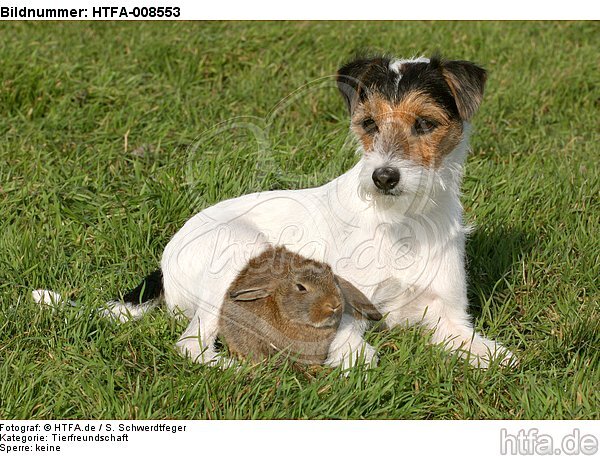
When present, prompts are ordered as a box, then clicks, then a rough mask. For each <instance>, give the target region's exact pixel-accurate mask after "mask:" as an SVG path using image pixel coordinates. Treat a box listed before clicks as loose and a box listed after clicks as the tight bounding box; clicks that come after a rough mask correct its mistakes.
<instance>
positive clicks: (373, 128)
mask: <svg viewBox="0 0 600 456" xmlns="http://www.w3.org/2000/svg"><path fill="white" fill-rule="evenodd" d="M360 126H361V127H362V128H363V130H365V131H366V132H367V133H369V134H371V133H377V132H378V131H379V128H377V124H376V123H375V121H374V120H373V119H371V118H370V117H367V118H366V119H363V121H362V122H361V123H360Z"/></svg>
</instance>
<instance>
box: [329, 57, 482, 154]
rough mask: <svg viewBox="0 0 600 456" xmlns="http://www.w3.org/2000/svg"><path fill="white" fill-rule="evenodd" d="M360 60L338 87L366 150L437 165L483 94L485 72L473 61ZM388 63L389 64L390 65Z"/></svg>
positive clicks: (343, 71)
mask: <svg viewBox="0 0 600 456" xmlns="http://www.w3.org/2000/svg"><path fill="white" fill-rule="evenodd" d="M392 63H393V62H392V61H391V60H390V59H386V58H384V57H376V58H372V59H358V60H355V61H353V62H351V63H349V64H347V65H345V66H344V67H342V68H341V69H340V70H339V72H338V77H337V80H338V86H339V88H340V91H341V92H342V94H343V95H344V98H345V100H346V103H347V105H348V109H349V111H350V115H351V119H352V130H353V131H354V132H355V133H356V135H357V137H358V138H359V140H360V142H361V144H362V146H363V149H364V150H365V153H369V152H371V151H373V150H374V148H375V147H377V148H378V149H381V150H382V151H383V152H384V153H386V154H390V155H397V154H399V155H401V156H402V157H405V158H409V159H411V160H413V161H414V162H416V163H419V164H421V165H422V166H438V165H439V164H440V163H441V161H442V159H443V157H445V156H446V155H447V154H449V153H450V152H452V151H453V150H454V149H455V148H456V147H457V145H458V144H459V143H460V141H461V139H462V133H463V122H464V121H468V120H470V119H471V117H472V116H473V114H474V113H475V112H476V110H477V108H478V107H479V104H480V103H481V99H482V96H483V87H484V84H485V80H486V73H485V70H483V69H482V68H480V67H478V66H476V65H475V64H473V63H471V62H463V61H442V60H441V59H439V58H437V57H434V58H432V59H431V60H430V61H429V62H427V61H407V62H403V63H402V64H400V65H393V64H392ZM391 64H392V65H391Z"/></svg>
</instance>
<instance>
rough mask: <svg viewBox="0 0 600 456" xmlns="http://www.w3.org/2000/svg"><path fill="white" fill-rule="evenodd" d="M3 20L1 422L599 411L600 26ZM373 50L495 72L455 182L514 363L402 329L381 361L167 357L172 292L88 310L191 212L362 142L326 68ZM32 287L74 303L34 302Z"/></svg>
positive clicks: (319, 179)
mask: <svg viewBox="0 0 600 456" xmlns="http://www.w3.org/2000/svg"><path fill="white" fill-rule="evenodd" d="M0 38H1V42H2V46H1V47H0V61H1V62H2V65H0V134H1V138H2V141H0V419H16V418H34V419H47V418H96V419H125V418H140V419H141V418H147V419H157V418H182V419H192V418H400V419H426V418H442V419H446V418H478V419H502V418H518V419H546V418H548V419H567V418H588V419H598V418H600V387H599V386H600V306H599V304H598V299H599V290H598V285H599V281H598V276H599V273H600V266H599V263H600V253H599V252H600V228H599V227H600V202H599V199H598V196H599V191H600V181H599V172H600V170H599V169H598V165H599V163H600V152H599V147H598V142H599V129H598V118H599V107H600V104H599V103H600V80H599V72H598V57H599V54H598V49H599V48H600V26H599V24H598V23H597V22H586V23H583V22H575V23H564V22H563V23H539V22H537V23H536V22H498V23H485V22H483V23H480V22H460V23H456V22H443V23H436V22H427V23H403V22H396V23H393V22H372V23H363V22H349V23H328V22H318V23H306V22H298V23H264V22H252V23H235V22H233V23H189V22H185V23H66V22H64V23H44V24H42V23H4V24H2V27H1V28H0ZM361 48H370V49H373V50H379V51H387V52H391V53H394V54H396V55H401V56H412V55H416V54H420V53H425V54H429V53H432V52H434V51H440V52H441V53H442V54H443V55H445V56H447V57H449V58H459V59H468V60H474V61H476V62H479V63H480V64H483V65H484V66H485V67H487V69H488V70H489V72H490V78H489V84H488V86H487V92H486V95H485V97H484V102H483V105H482V108H481V110H480V112H479V114H478V115H477V116H476V118H475V120H474V130H475V132H474V135H473V139H472V146H473V152H472V153H471V155H470V156H469V158H468V163H467V173H466V178H465V182H464V188H463V190H464V194H463V203H464V206H465V209H466V219H467V221H468V222H469V223H472V224H474V225H475V227H476V228H475V231H474V233H473V234H472V236H471V237H470V240H469V242H468V249H467V250H468V260H469V264H468V268H469V293H470V298H471V303H472V314H473V316H474V318H475V322H476V326H477V328H478V329H479V330H481V331H483V332H484V333H485V334H486V335H488V336H490V337H492V338H495V339H498V340H499V341H502V342H503V343H504V344H506V345H507V346H508V347H510V348H511V349H513V350H514V351H515V352H516V353H517V354H518V356H519V358H520V361H521V363H520V365H519V366H518V367H517V368H514V369H500V368H498V367H492V368H490V369H489V370H486V371H480V370H475V369H473V368H471V367H470V366H469V365H468V364H466V363H465V362H463V361H462V360H460V359H458V358H457V357H456V356H451V355H448V354H447V353H446V352H445V351H443V350H442V349H441V348H439V347H436V346H430V345H428V344H427V337H426V336H425V335H423V334H421V333H420V332H419V331H418V330H417V329H409V330H406V329H404V330H401V329H397V330H394V331H387V332H382V333H370V334H368V336H367V337H368V339H369V341H370V342H372V343H373V344H374V345H375V346H376V347H377V348H378V350H379V353H380V364H379V366H378V367H377V368H375V369H373V370H372V371H371V372H369V373H368V375H365V373H364V372H362V371H360V370H358V371H355V372H353V373H352V374H351V375H350V376H349V377H348V378H340V376H339V372H336V371H328V370H322V371H318V372H314V373H312V374H310V375H309V374H306V375H304V374H300V373H296V372H295V371H293V370H292V369H289V368H285V367H281V368H275V367H273V366H259V367H254V368H250V367H247V368H246V369H245V370H243V371H242V372H235V371H232V370H230V371H226V372H222V371H219V370H215V369H211V368H206V367H203V366H199V365H195V364H192V363H190V362H189V361H187V360H185V359H183V358H181V357H180V356H179V355H178V353H177V352H176V351H175V349H174V342H175V341H176V339H177V338H178V336H179V335H180V333H181V332H182V331H183V329H184V324H183V323H182V322H178V321H174V320H172V319H171V318H169V316H168V314H167V313H166V312H165V311H163V310H159V311H156V312H154V313H152V314H150V315H149V316H148V317H147V318H145V319H143V320H141V321H139V322H133V323H130V324H125V325H115V324H112V323H110V322H107V321H104V320H102V319H101V318H99V317H97V316H96V315H95V314H94V312H93V309H94V308H95V307H97V306H98V305H99V304H101V303H103V302H104V301H106V300H107V299H109V298H112V297H114V296H116V295H117V294H118V292H119V291H123V290H125V289H127V288H129V287H132V286H134V285H136V284H137V281H138V280H139V279H140V278H141V277H142V276H143V275H145V274H146V273H148V272H150V271H152V270H153V269H155V268H156V267H157V264H158V261H159V258H160V255H161V253H162V249H163V248H164V246H165V245H166V243H167V242H168V240H169V239H170V237H171V236H172V235H173V234H174V233H175V232H176V231H177V230H178V228H179V227H181V225H182V224H183V223H184V222H185V221H186V220H187V219H188V218H189V217H190V216H191V215H192V214H194V213H196V212H198V211H199V210H201V209H202V208H204V207H207V206H209V205H212V204H214V203H216V202H217V201H220V200H222V199H225V198H230V197H235V196H239V195H242V194H245V193H249V192H253V191H257V190H268V189H275V188H302V187H307V186H314V185H319V184H322V183H325V182H327V181H329V180H331V179H332V178H334V177H336V176H338V175H339V174H341V173H342V172H344V171H345V170H347V169H348V168H349V167H350V166H351V165H352V164H353V163H354V162H355V161H356V160H357V157H356V156H355V155H354V152H353V146H352V144H350V142H349V139H348V119H347V115H346V110H345V106H344V105H343V101H342V99H341V97H340V96H339V95H338V94H337V92H336V89H335V88H334V87H333V84H332V80H331V78H329V79H327V78H326V79H319V78H323V77H326V76H331V75H332V74H333V73H334V72H335V70H336V69H337V68H338V66H339V65H340V64H341V63H342V62H343V61H344V60H346V59H348V58H349V57H350V56H351V55H352V53H353V52H354V51H356V50H358V49H361ZM307 84H308V86H306V85H307ZM301 87H304V88H303V89H300V88H301ZM298 89H300V91H299V92H298V93H297V96H296V95H292V96H291V97H289V98H286V97H288V96H289V95H290V94H293V93H294V91H296V90H298ZM284 99H285V100H284ZM282 100H284V101H283V102H282ZM240 116H246V117H240ZM232 118H238V120H237V121H235V122H233V123H232V122H229V123H227V124H225V126H224V127H223V128H218V129H216V130H215V129H214V127H215V126H217V125H218V124H219V123H220V122H224V121H229V120H230V119H232ZM256 126H258V127H260V128H259V129H258V130H260V132H262V136H260V138H259V140H258V141H257V140H256V138H255V136H254V133H253V132H254V131H255V130H256V129H253V128H254V127H256ZM211 129H212V130H211ZM207 131H208V133H207ZM198 141H200V143H199V142H198ZM197 145H199V147H195V146H197ZM40 287H42V288H51V289H54V290H57V291H59V292H61V293H65V294H67V295H72V296H78V297H81V308H80V309H71V308H69V309H63V310H60V311H56V312H51V311H49V310H41V309H40V308H38V307H37V306H36V305H34V304H33V303H32V302H31V300H30V291H31V290H32V289H33V288H40Z"/></svg>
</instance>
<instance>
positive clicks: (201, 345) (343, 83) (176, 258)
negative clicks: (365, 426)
mask: <svg viewBox="0 0 600 456" xmlns="http://www.w3.org/2000/svg"><path fill="white" fill-rule="evenodd" d="M485 79H486V73H485V71H484V70H483V69H482V68H480V67H478V66H476V65H475V64H473V63H470V62H465V61H443V60H441V59H439V58H437V57H434V58H432V59H431V60H430V59H425V58H419V59H413V60H398V59H389V58H386V57H371V58H364V59H357V60H354V61H352V62H350V63H348V64H347V65H345V66H343V67H342V68H341V69H340V70H339V71H338V75H337V82H338V87H339V89H340V91H341V93H342V95H343V96H344V98H345V100H346V102H347V105H348V109H349V111H350V117H351V129H352V131H353V132H354V133H355V134H356V136H357V137H358V139H359V142H360V145H361V146H360V153H361V159H360V161H359V162H358V164H356V166H354V167H353V168H352V169H350V170H349V171H348V172H347V173H345V174H343V175H342V176H340V177H338V178H337V179H335V180H333V181H332V182H329V183H328V184H326V185H323V186H322V187H318V188H311V189H305V190H294V191H292V190H287V191H272V192H261V193H255V194H250V195H245V196H242V197H239V198H235V199H232V200H227V201H223V202H221V203H219V204H217V205H215V206H212V207H209V208H208V209H205V210H203V211H202V212H200V213H198V214H196V215H195V216H194V217H192V218H191V219H190V220H189V221H188V222H187V223H186V224H185V225H184V226H183V228H182V229H181V230H180V231H179V232H178V233H177V234H175V236H174V237H173V239H172V240H171V241H170V242H169V244H168V245H167V247H166V248H165V251H164V254H163V257H162V261H161V271H162V282H161V273H160V272H157V273H154V274H153V275H151V276H149V278H148V279H149V280H147V281H146V282H144V283H143V284H142V285H140V286H139V287H138V288H136V289H135V290H133V292H131V293H129V294H128V295H126V296H125V297H124V299H123V301H120V302H117V301H114V302H111V303H109V304H110V313H111V315H113V316H116V317H118V318H121V319H123V318H125V317H128V318H129V317H134V318H135V317H138V316H140V315H141V314H143V313H144V312H145V311H146V310H148V309H149V308H150V307H152V306H153V305H155V304H156V302H157V301H156V299H155V298H158V297H159V295H161V293H162V292H164V299H165V301H166V304H167V306H168V308H169V309H171V310H173V311H179V312H182V313H183V314H184V315H185V316H186V317H187V318H189V320H190V322H189V326H188V327H187V329H186V331H185V332H184V333H183V335H182V336H181V338H180V339H179V341H178V342H177V346H178V348H179V350H180V351H181V352H182V353H183V354H185V355H187V356H189V357H191V358H192V359H194V360H196V361H198V362H202V363H213V362H215V361H217V360H218V359H219V355H218V353H217V351H216V349H215V347H214V342H215V339H216V337H217V322H218V316H219V309H220V306H221V303H222V301H223V297H224V294H225V291H226V290H227V288H228V286H229V284H230V283H231V282H232V281H233V279H234V278H235V276H236V275H237V273H238V272H239V271H240V270H241V269H242V268H243V267H244V266H245V264H246V263H247V261H248V260H249V259H250V258H251V257H252V256H254V255H257V254H259V253H260V252H261V251H262V250H263V249H264V248H265V246H266V245H268V244H272V245H285V246H286V247H287V248H288V249H290V250H292V251H295V252H297V253H300V254H302V255H304V256H307V257H310V258H313V259H316V260H319V261H324V262H328V263H329V264H330V265H331V266H332V268H333V270H334V272H335V273H336V274H338V275H340V276H342V277H344V278H345V279H347V280H348V281H350V282H351V283H352V284H354V285H355V286H356V287H358V288H359V289H360V290H361V291H362V292H363V293H365V295H366V296H368V297H369V298H370V299H371V301H372V302H373V304H374V305H375V306H376V307H377V308H378V309H379V310H380V312H381V313H382V314H384V315H386V318H385V323H386V324H387V326H388V327H393V326H396V325H400V324H410V325H412V324H420V325H423V326H424V327H425V328H427V329H429V330H431V333H432V339H431V340H432V342H433V343H443V344H445V345H446V346H447V347H448V348H449V349H452V350H459V351H460V353H461V354H462V355H464V356H468V358H469V360H470V362H471V363H472V364H474V365H477V366H481V367H485V366H487V365H488V363H489V362H490V360H491V359H492V358H494V357H500V359H501V361H502V362H505V363H507V362H510V361H511V360H512V359H513V357H512V354H511V353H510V351H508V350H507V349H506V348H504V347H502V346H501V345H500V344H498V343H496V342H493V341H491V340H489V339H486V338H484V337H482V336H481V335H479V334H477V333H476V332H474V329H473V326H472V324H471V321H470V318H469V315H468V314H467V307H468V302H467V289H466V276H465V259H464V255H465V253H464V244H465V228H464V226H463V220H462V217H463V213H462V207H461V204H460V199H459V196H460V183H461V178H462V173H463V162H464V160H465V156H466V154H467V150H468V136H469V121H470V119H471V117H472V116H473V114H474V113H475V112H476V110H477V109H478V107H479V104H480V102H481V99H482V96H483V88H484V84H485ZM39 296H42V295H39ZM39 296H38V297H39ZM40 299H43V297H42V298H40ZM365 329H366V327H365V323H364V321H358V320H354V319H353V318H352V317H351V316H350V315H345V316H344V317H343V320H342V322H341V324H340V329H339V331H338V334H337V336H336V338H335V340H334V341H333V343H332V345H331V349H330V353H329V357H328V360H327V364H329V365H332V366H336V365H340V364H342V365H343V366H344V367H348V366H350V365H352V364H354V363H355V362H356V361H358V360H359V357H362V358H363V360H364V361H366V362H372V361H374V360H375V359H376V357H375V350H374V349H373V347H371V346H370V345H369V344H367V343H366V342H365V341H364V340H363V333H364V331H365Z"/></svg>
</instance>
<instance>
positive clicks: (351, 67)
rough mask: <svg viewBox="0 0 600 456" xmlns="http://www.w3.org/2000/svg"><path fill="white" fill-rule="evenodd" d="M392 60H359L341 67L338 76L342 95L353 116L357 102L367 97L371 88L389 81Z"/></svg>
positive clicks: (381, 58)
mask: <svg viewBox="0 0 600 456" xmlns="http://www.w3.org/2000/svg"><path fill="white" fill-rule="evenodd" d="M389 63H390V60H389V59H387V58H385V57H370V58H358V59H356V60H353V61H351V62H349V63H347V64H345V65H344V66H343V67H341V68H340V69H339V70H338V72H337V76H336V82H337V86H338V89H339V90H340V93H341V94H342V96H343V97H344V100H345V101H346V105H347V106H348V111H350V114H352V112H353V110H354V107H355V106H356V102H357V101H359V100H362V99H364V98H365V96H366V92H367V90H368V89H369V87H371V86H373V85H376V84H377V82H378V81H381V80H383V81H384V82H387V80H388V79H389Z"/></svg>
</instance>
